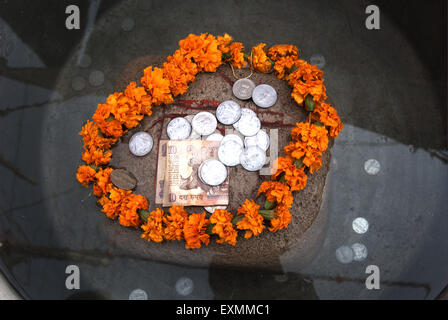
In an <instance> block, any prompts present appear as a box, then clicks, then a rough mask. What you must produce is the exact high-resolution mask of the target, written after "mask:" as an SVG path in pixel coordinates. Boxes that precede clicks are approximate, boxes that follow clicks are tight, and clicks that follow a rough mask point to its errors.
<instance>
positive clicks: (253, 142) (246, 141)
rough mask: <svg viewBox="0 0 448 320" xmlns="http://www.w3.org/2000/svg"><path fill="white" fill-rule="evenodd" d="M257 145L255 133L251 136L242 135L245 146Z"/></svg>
mask: <svg viewBox="0 0 448 320" xmlns="http://www.w3.org/2000/svg"><path fill="white" fill-rule="evenodd" d="M256 145H257V135H255V136H252V137H244V146H245V147H246V148H249V147H253V146H256Z"/></svg>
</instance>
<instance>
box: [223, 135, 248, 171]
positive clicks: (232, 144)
mask: <svg viewBox="0 0 448 320" xmlns="http://www.w3.org/2000/svg"><path fill="white" fill-rule="evenodd" d="M242 151H243V147H242V146H241V145H240V144H239V143H238V142H236V141H234V140H227V141H224V142H221V145H220V146H219V149H218V159H219V161H221V162H222V163H224V164H225V165H226V166H229V167H233V166H236V165H237V164H239V163H240V154H241V152H242Z"/></svg>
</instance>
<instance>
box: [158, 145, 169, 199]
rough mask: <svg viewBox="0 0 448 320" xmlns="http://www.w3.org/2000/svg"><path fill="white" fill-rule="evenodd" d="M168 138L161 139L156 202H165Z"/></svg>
mask: <svg viewBox="0 0 448 320" xmlns="http://www.w3.org/2000/svg"><path fill="white" fill-rule="evenodd" d="M167 142H168V140H160V142H159V153H158V158H157V177H156V183H157V184H156V197H155V200H156V204H163V192H164V188H165V168H166V143H167Z"/></svg>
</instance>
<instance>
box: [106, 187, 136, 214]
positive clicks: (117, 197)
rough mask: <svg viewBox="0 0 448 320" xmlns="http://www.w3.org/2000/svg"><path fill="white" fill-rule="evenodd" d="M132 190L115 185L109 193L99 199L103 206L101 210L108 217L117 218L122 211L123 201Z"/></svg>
mask: <svg viewBox="0 0 448 320" xmlns="http://www.w3.org/2000/svg"><path fill="white" fill-rule="evenodd" d="M131 192H132V191H130V190H129V191H126V190H123V189H120V188H117V187H115V186H113V187H112V188H111V189H110V190H109V195H104V196H102V197H101V198H100V199H99V200H98V203H99V204H100V205H101V206H102V207H103V208H102V209H101V211H102V212H104V213H105V214H106V216H107V217H108V218H110V219H115V218H116V217H117V216H118V214H119V213H120V208H121V205H122V202H123V201H124V199H126V197H127V196H128V195H129V194H130V193H131Z"/></svg>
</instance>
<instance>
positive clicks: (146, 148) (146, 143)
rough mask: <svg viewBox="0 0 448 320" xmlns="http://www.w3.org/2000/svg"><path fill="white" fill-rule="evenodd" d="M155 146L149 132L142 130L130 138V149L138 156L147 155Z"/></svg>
mask: <svg viewBox="0 0 448 320" xmlns="http://www.w3.org/2000/svg"><path fill="white" fill-rule="evenodd" d="M153 146H154V141H153V139H152V137H151V135H150V134H149V133H147V132H144V131H140V132H137V133H135V134H134V135H133V136H132V137H131V139H130V140H129V150H130V151H131V153H132V154H133V155H135V156H138V157H143V156H145V155H147V154H148V153H149V152H150V151H151V150H152V147H153Z"/></svg>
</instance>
